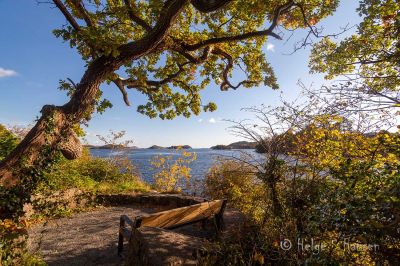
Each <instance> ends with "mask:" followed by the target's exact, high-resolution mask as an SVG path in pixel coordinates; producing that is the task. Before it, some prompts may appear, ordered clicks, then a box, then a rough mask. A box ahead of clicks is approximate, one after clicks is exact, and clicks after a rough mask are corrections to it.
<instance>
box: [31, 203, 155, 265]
mask: <svg viewBox="0 0 400 266" xmlns="http://www.w3.org/2000/svg"><path fill="white" fill-rule="evenodd" d="M150 212H151V209H137V208H135V209H133V208H130V207H110V208H104V209H100V210H97V211H92V212H86V213H79V214H76V215H74V216H73V217H71V218H61V219H55V220H51V221H49V222H46V223H44V224H39V225H35V226H33V227H32V228H31V229H30V230H29V238H30V240H29V247H30V250H31V251H33V252H38V253H39V254H41V256H42V257H43V259H44V260H45V261H46V262H47V263H48V265H58V266H62V265H85V266H89V265H121V263H122V260H121V258H120V257H118V255H117V239H118V226H119V217H120V215H121V214H127V215H128V216H129V217H135V216H137V215H142V214H146V213H150Z"/></svg>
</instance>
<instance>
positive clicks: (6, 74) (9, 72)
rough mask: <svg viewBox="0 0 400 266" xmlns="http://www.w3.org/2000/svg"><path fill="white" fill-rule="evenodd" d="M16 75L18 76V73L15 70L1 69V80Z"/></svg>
mask: <svg viewBox="0 0 400 266" xmlns="http://www.w3.org/2000/svg"><path fill="white" fill-rule="evenodd" d="M15 75H17V72H15V71H14V70H11V69H5V68H2V67H0V78H4V77H12V76H15Z"/></svg>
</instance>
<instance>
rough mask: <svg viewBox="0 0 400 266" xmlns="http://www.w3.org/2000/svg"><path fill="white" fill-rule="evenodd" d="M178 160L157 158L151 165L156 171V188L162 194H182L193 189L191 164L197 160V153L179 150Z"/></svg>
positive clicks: (154, 177) (164, 157) (154, 178)
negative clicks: (183, 191)
mask: <svg viewBox="0 0 400 266" xmlns="http://www.w3.org/2000/svg"><path fill="white" fill-rule="evenodd" d="M178 152H179V154H178V157H177V158H176V159H174V158H173V156H172V155H170V156H155V157H154V158H153V159H152V160H151V165H152V166H153V169H154V170H155V174H154V176H153V180H154V186H155V188H156V189H157V190H158V191H162V192H181V191H182V190H183V189H184V190H186V191H188V190H190V188H191V177H192V176H191V174H190V171H191V169H190V163H191V162H193V161H195V160H196V153H194V152H188V151H185V150H183V149H178Z"/></svg>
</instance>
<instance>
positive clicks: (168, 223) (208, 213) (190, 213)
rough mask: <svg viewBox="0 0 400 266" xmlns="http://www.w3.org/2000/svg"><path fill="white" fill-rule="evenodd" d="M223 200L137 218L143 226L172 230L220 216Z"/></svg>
mask: <svg viewBox="0 0 400 266" xmlns="http://www.w3.org/2000/svg"><path fill="white" fill-rule="evenodd" d="M223 202H224V201H223V200H214V201H208V202H203V203H200V204H195V205H191V206H187V207H182V208H177V209H173V210H168V211H163V212H158V213H154V214H150V215H145V216H139V217H136V220H137V221H138V220H139V221H140V225H139V227H141V226H149V227H159V228H165V229H168V228H172V227H177V226H180V225H184V224H188V223H191V222H195V221H201V220H204V219H207V218H209V217H212V216H214V215H216V214H218V213H219V212H220V211H221V208H222V206H223Z"/></svg>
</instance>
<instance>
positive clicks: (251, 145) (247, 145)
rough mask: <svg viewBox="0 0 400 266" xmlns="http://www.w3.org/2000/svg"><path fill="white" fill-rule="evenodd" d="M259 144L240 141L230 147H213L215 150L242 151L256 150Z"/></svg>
mask: <svg viewBox="0 0 400 266" xmlns="http://www.w3.org/2000/svg"><path fill="white" fill-rule="evenodd" d="M256 145H257V143H256V142H250V141H238V142H234V143H231V144H229V145H215V146H212V147H211V149H213V150H240V149H255V148H256Z"/></svg>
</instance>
